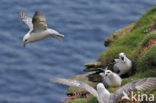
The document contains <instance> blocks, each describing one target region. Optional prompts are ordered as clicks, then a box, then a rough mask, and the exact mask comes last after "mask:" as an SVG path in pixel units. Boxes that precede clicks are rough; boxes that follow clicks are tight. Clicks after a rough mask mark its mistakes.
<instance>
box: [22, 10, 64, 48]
mask: <svg viewBox="0 0 156 103" xmlns="http://www.w3.org/2000/svg"><path fill="white" fill-rule="evenodd" d="M19 17H20V18H21V20H22V21H23V22H24V23H25V24H26V25H27V26H28V27H29V29H30V30H29V31H28V33H27V34H25V36H24V37H23V44H24V47H25V46H26V44H28V43H30V42H35V41H39V40H42V39H45V38H47V37H54V38H56V39H57V40H60V39H59V38H63V37H64V35H62V34H60V33H58V32H57V31H55V30H53V29H51V28H47V24H46V18H45V16H44V15H42V14H41V13H40V12H39V11H36V12H35V13H34V16H33V18H31V17H29V16H27V15H26V14H25V13H23V12H19Z"/></svg>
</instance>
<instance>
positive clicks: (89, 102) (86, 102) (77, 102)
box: [68, 96, 98, 103]
mask: <svg viewBox="0 0 156 103" xmlns="http://www.w3.org/2000/svg"><path fill="white" fill-rule="evenodd" d="M68 103H98V101H97V99H96V98H95V97H93V96H90V97H89V98H87V99H86V98H77V99H74V100H71V101H69V102H68Z"/></svg>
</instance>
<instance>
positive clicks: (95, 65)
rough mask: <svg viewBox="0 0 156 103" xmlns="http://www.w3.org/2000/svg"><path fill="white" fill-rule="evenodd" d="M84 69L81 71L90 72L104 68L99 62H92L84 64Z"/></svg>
mask: <svg viewBox="0 0 156 103" xmlns="http://www.w3.org/2000/svg"><path fill="white" fill-rule="evenodd" d="M85 67H86V68H85V69H84V70H83V71H85V72H91V71H101V68H104V67H103V65H102V64H101V62H92V63H87V64H85Z"/></svg>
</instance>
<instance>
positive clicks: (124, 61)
mask: <svg viewBox="0 0 156 103" xmlns="http://www.w3.org/2000/svg"><path fill="white" fill-rule="evenodd" d="M114 61H115V64H114V67H113V69H114V72H119V73H118V74H116V73H114V72H112V71H111V70H107V68H106V69H104V72H103V73H100V75H101V76H102V80H103V84H104V85H105V86H106V87H117V86H120V85H121V83H122V79H121V77H120V76H121V75H123V74H125V73H127V72H128V71H130V70H131V67H132V62H131V60H129V59H128V58H127V57H126V55H125V54H124V53H120V54H119V59H114ZM101 70H103V69H101Z"/></svg>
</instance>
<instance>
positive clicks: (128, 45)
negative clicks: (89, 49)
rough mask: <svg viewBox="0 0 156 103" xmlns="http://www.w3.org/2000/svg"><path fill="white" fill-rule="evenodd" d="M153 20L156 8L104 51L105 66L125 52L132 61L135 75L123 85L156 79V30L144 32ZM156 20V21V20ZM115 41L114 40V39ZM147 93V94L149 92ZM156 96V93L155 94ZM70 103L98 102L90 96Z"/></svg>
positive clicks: (101, 58)
mask: <svg viewBox="0 0 156 103" xmlns="http://www.w3.org/2000/svg"><path fill="white" fill-rule="evenodd" d="M151 18H156V7H153V8H152V9H150V10H149V11H147V13H146V14H144V15H143V16H142V17H141V18H140V19H139V20H138V21H137V22H136V24H135V26H134V27H133V28H132V30H131V32H128V33H127V34H126V35H122V36H120V37H118V38H117V39H115V40H110V41H113V42H112V43H111V44H110V45H109V48H108V49H107V50H106V51H104V52H103V53H102V54H101V55H100V56H99V59H98V61H99V62H101V63H102V65H103V66H107V65H108V64H110V63H111V62H112V60H113V59H114V58H118V54H119V53H120V52H124V53H125V54H126V56H127V57H128V58H129V59H131V60H132V62H133V69H134V70H136V72H137V73H134V74H133V75H132V76H130V77H129V78H125V79H123V83H122V85H124V84H126V83H128V82H130V81H132V80H136V79H140V78H145V77H156V30H155V29H154V28H152V31H148V32H147V33H145V32H144V31H145V30H146V29H147V28H148V27H150V26H151ZM154 20H155V19H154ZM152 25H154V26H155V25H156V20H155V21H152ZM112 39H113V38H112ZM116 89H117V88H108V90H109V91H110V92H114V91H115V90H116ZM149 91H150V90H148V91H145V92H149ZM154 94H155V95H156V93H154ZM69 103H97V100H96V99H95V98H94V97H92V96H90V97H89V98H88V99H86V98H82V99H81V98H79V99H74V100H71V101H70V102H69Z"/></svg>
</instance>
